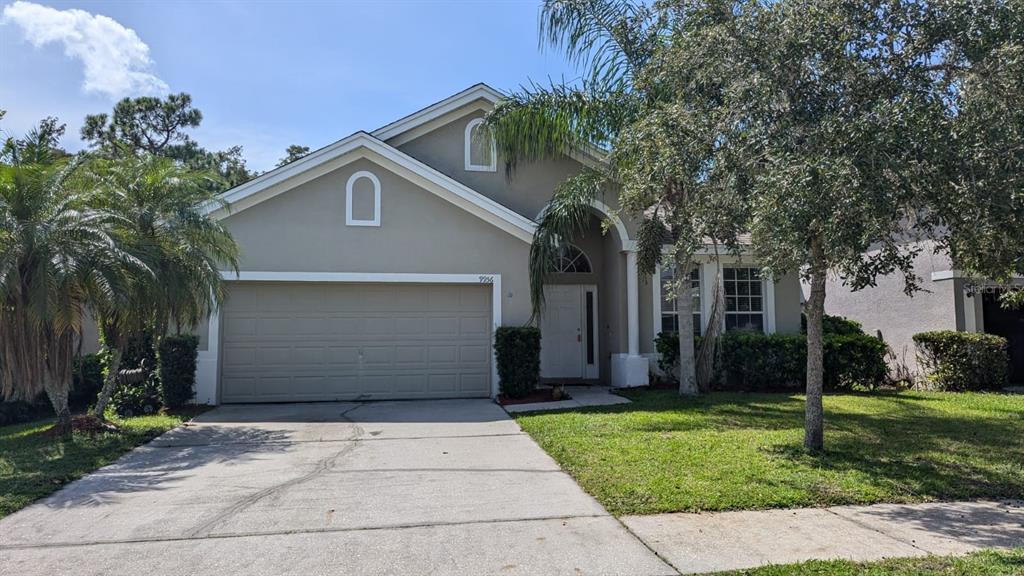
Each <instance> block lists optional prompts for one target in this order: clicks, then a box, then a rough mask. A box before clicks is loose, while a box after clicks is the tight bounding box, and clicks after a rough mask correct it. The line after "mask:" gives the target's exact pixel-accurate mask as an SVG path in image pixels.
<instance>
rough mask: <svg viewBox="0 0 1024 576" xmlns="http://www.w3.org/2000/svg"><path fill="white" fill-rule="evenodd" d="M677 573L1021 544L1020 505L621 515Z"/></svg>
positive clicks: (1023, 505) (1023, 510) (1023, 512)
mask: <svg viewBox="0 0 1024 576" xmlns="http://www.w3.org/2000/svg"><path fill="white" fill-rule="evenodd" d="M620 520H622V522H623V523H624V524H625V525H626V526H627V527H628V528H629V529H630V530H631V531H632V532H633V533H634V534H635V535H636V536H638V537H639V538H640V539H641V540H642V541H643V542H644V543H645V544H647V545H648V546H649V547H650V548H651V549H653V550H654V551H655V552H656V553H657V554H658V555H659V556H661V557H662V558H663V559H664V560H666V561H668V562H669V563H670V564H672V566H673V567H675V568H676V569H677V570H679V571H680V572H681V573H684V574H689V573H699V572H717V571H720V570H739V569H743V568H753V567H756V566H762V565H765V564H790V563H794V562H803V561H806V560H815V559H818V560H828V559H839V558H842V559H847V560H856V561H869V560H880V559H882V558H888V557H900V556H925V555H929V554H935V555H948V554H964V553H968V552H972V551H975V550H979V549H983V548H1011V547H1019V546H1024V502H1021V501H1003V502H950V503H935V504H912V505H899V504H879V505H874V506H837V507H834V508H803V509H796V510H760V511H750V512H718V513H708V514H657V515H652V516H623V517H622V518H620Z"/></svg>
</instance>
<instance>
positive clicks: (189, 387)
mask: <svg viewBox="0 0 1024 576" xmlns="http://www.w3.org/2000/svg"><path fill="white" fill-rule="evenodd" d="M198 350H199V337H198V336H195V335H194V334H181V335H173V336H164V338H163V339H162V340H161V341H160V350H159V351H158V353H157V368H158V371H159V375H160V397H161V400H162V401H163V404H164V406H167V407H170V408H176V407H178V406H182V405H184V404H188V403H189V402H191V401H192V398H194V397H195V395H196V357H197V355H198Z"/></svg>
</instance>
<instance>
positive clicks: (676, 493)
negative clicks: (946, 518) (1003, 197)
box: [517, 391, 1024, 515]
mask: <svg viewBox="0 0 1024 576" xmlns="http://www.w3.org/2000/svg"><path fill="white" fill-rule="evenodd" d="M627 395H628V396H629V397H630V398H631V399H632V400H633V403H632V404H627V405H620V406H609V407H603V408H592V409H589V410H581V411H572V412H558V413H552V412H548V413H532V414H525V415H520V416H518V417H517V420H518V421H519V424H520V425H521V426H522V427H523V429H525V430H526V431H527V432H528V433H529V434H530V435H531V436H532V437H533V438H534V439H535V440H536V441H537V442H538V443H539V444H540V445H541V446H542V447H543V448H544V449H545V450H547V452H548V453H549V454H551V455H552V456H553V457H554V458H555V459H556V460H557V461H558V463H559V464H560V465H561V466H562V467H563V468H564V469H565V470H567V471H568V472H569V473H570V474H572V475H573V476H574V477H575V478H576V480H577V481H578V482H579V483H580V485H582V486H583V488H584V489H585V490H587V491H588V492H589V493H590V494H592V495H594V496H595V497H596V498H597V499H598V500H599V501H600V502H601V503H602V504H604V506H605V507H606V508H607V509H608V510H609V511H611V512H612V513H613V514H616V515H624V514H654V513H659V512H676V511H702V510H743V509H762V508H787V507H803V506H830V505H837V504H855V503H856V504H868V503H876V502H924V501H935V500H957V499H969V498H982V497H992V498H999V497H1018V498H1019V497H1021V496H1022V495H1024V395H1001V394H973V393H971V394H954V393H926V392H901V393H895V392H884V393H878V394H875V395H858V394H850V395H834V396H826V397H825V452H824V453H823V454H821V455H811V454H809V453H807V452H805V451H804V450H803V448H802V442H803V409H804V407H803V397H802V396H788V395H783V394H729V393H714V394H710V395H705V396H701V397H697V398H681V397H679V396H678V395H677V394H675V393H674V392H672V391H636V392H630V393H628V394H627Z"/></svg>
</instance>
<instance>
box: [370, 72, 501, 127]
mask: <svg viewBox="0 0 1024 576" xmlns="http://www.w3.org/2000/svg"><path fill="white" fill-rule="evenodd" d="M503 97H504V96H502V94H501V92H498V91H497V90H495V89H494V88H491V87H490V86H488V85H487V84H484V83H482V82H481V83H479V84H474V85H473V86H470V87H469V88H466V89H465V90H463V91H462V92H459V93H458V94H453V95H451V96H449V97H447V98H445V99H444V100H441V101H440V102H436V103H434V104H431V105H430V106H427V107H426V108H423V109H422V110H420V111H418V112H413V113H412V114H409V115H408V116H406V117H404V118H401V119H399V120H395V121H394V122H392V123H390V124H388V125H386V126H382V127H380V128H378V129H376V130H374V131H373V132H371V133H370V134H371V135H372V136H373V137H374V138H377V139H379V140H391V139H392V138H395V137H398V136H401V135H402V134H404V133H406V132H409V131H410V130H413V129H415V128H418V127H420V126H422V125H424V124H426V123H428V122H431V121H433V120H436V119H438V118H440V117H442V116H444V115H445V114H448V113H449V112H453V111H455V110H458V109H459V108H462V107H463V106H466V105H468V104H472V103H473V102H475V101H477V100H484V101H486V102H488V103H489V104H490V105H492V106H493V105H494V104H497V103H498V101H499V100H501V99H502V98H503Z"/></svg>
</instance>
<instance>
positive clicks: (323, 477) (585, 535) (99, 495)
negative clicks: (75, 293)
mask: <svg viewBox="0 0 1024 576" xmlns="http://www.w3.org/2000/svg"><path fill="white" fill-rule="evenodd" d="M0 566H2V567H3V569H2V570H0V571H2V572H3V573H5V574H18V575H21V576H32V575H35V574H39V575H43V574H47V575H50V574H61V573H73V574H75V575H76V576H83V575H86V574H96V575H100V574H103V575H115V574H125V575H129V574H130V575H132V576H137V575H140V574H143V575H159V574H192V575H199V574H210V575H218V576H223V575H231V574H239V575H243V574H244V575H246V576H255V575H259V574H274V575H277V574H296V575H303V576H308V575H313V574H347V575H351V574H474V575H476V574H602V575H611V574H624V575H625V574H629V575H631V576H638V575H644V574H675V573H676V572H674V571H673V570H672V569H671V568H670V567H669V566H668V565H666V564H665V563H663V562H662V561H661V560H659V559H658V558H657V557H656V556H655V555H654V554H653V553H652V552H651V551H650V550H648V549H647V548H646V547H645V546H644V545H643V544H641V543H640V541H639V540H637V539H636V538H635V537H633V536H632V535H631V534H630V533H629V532H628V531H626V529H625V528H623V526H622V525H621V524H619V522H618V521H617V520H616V519H615V518H613V517H611V516H609V515H608V513H607V512H606V511H605V510H604V509H603V508H602V507H601V506H600V505H599V504H598V503H597V502H596V501H595V500H594V499H593V498H591V497H590V496H588V495H587V494H585V493H584V492H583V491H582V490H581V489H580V488H579V486H577V485H576V483H575V482H574V481H573V480H572V478H570V477H569V476H568V475H567V474H565V473H564V472H562V471H561V470H560V469H559V468H558V466H557V464H555V462H554V461H553V460H552V459H551V458H550V457H549V456H548V455H547V454H545V453H544V452H543V451H542V450H541V449H540V447H538V446H537V445H536V444H535V443H534V442H533V441H532V440H531V439H530V438H529V437H528V436H527V435H525V434H524V433H523V432H522V431H521V430H520V429H519V427H518V425H516V423H515V422H514V421H512V420H511V419H509V418H508V416H507V415H506V414H505V412H504V411H503V410H502V409H501V408H500V407H498V406H496V405H495V404H493V403H491V402H489V401H485V400H447V401H446V400H440V401H429V402H427V401H424V402H373V403H322V404H282V405H247V406H224V407H221V408H218V409H216V410H214V411H212V412H208V413H206V414H204V415H203V416H201V417H200V418H198V419H197V420H196V422H195V423H194V424H192V425H189V426H186V427H181V428H178V429H176V430H174V431H172V432H170V433H168V434H165V435H164V436H162V437H160V438H158V439H157V440H155V441H154V442H152V443H150V444H148V445H146V446H144V447H141V448H138V449H136V450H134V451H133V452H131V453H130V454H128V455H127V456H125V457H124V458H122V459H121V460H119V461H118V462H117V463H115V464H113V465H111V466H107V467H106V468H103V469H101V470H98V471H97V472H95V473H93V474H90V475H89V476H87V477H85V478H83V479H82V480H80V481H78V482H74V483H72V484H70V485H68V486H67V487H65V488H64V489H63V490H61V491H60V492H58V493H56V494H54V495H53V496H51V497H49V498H47V499H45V500H42V501H40V502H38V503H36V504H34V505H32V506H30V507H28V508H26V509H24V510H22V511H20V512H18V513H15V514H13V515H11V516H9V517H8V518H6V519H4V520H2V521H0Z"/></svg>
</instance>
